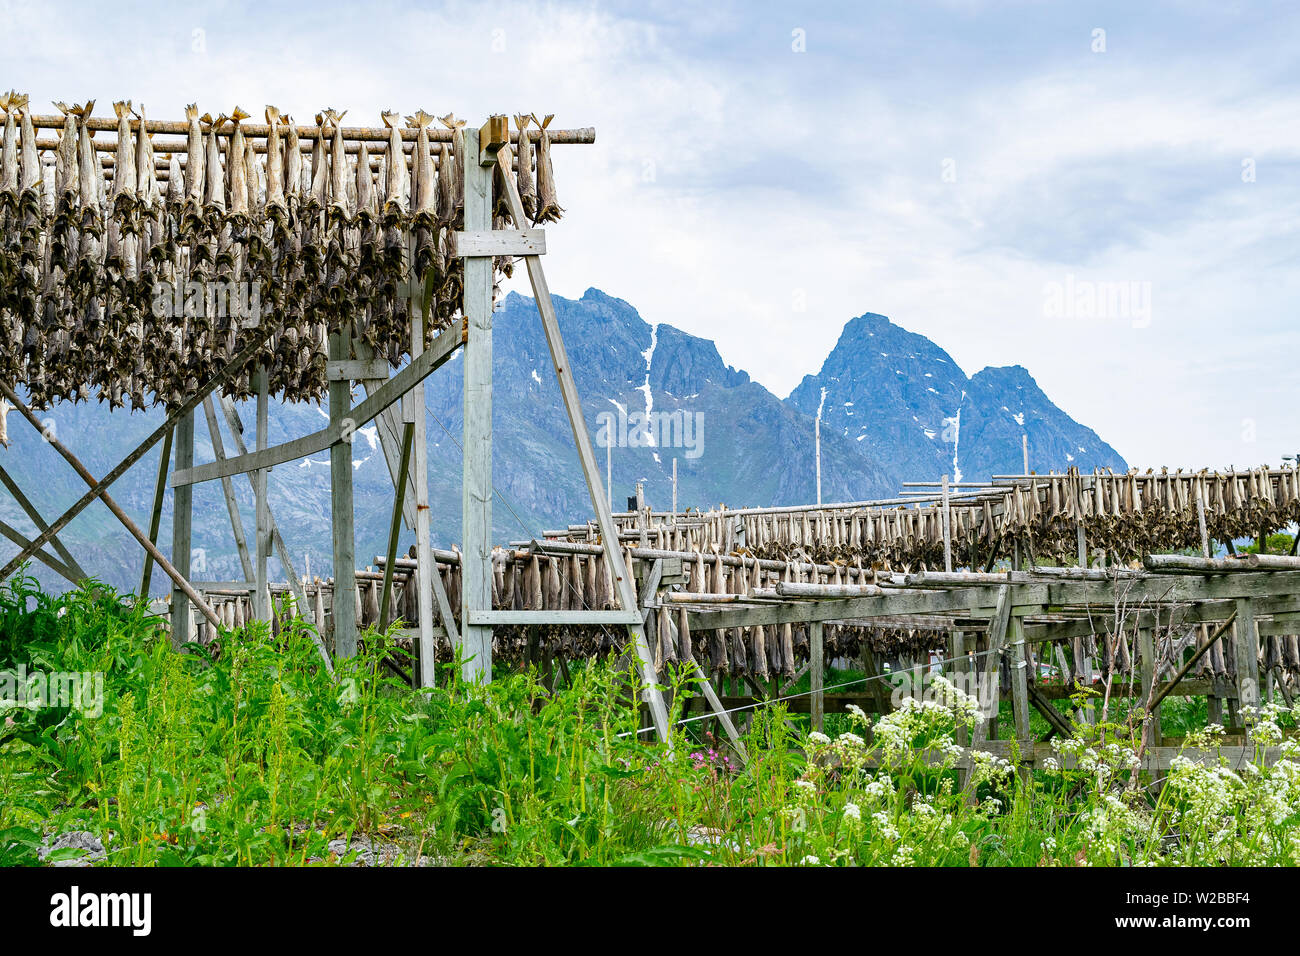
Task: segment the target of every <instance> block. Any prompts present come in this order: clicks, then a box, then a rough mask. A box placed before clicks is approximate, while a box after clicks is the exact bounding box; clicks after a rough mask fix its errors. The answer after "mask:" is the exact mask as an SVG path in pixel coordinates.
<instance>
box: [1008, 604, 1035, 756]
mask: <svg viewBox="0 0 1300 956" xmlns="http://www.w3.org/2000/svg"><path fill="white" fill-rule="evenodd" d="M1007 650H1008V652H1009V653H1008V662H1009V663H1010V665H1011V711H1012V717H1013V719H1014V722H1015V727H1016V739H1017V740H1019V741H1020V744H1021V748H1022V751H1023V750H1024V747H1025V743H1026V742H1027V741H1028V742H1029V743H1030V745H1031V746H1032V735H1031V733H1030V730H1029V660H1028V655H1027V654H1026V652H1025V629H1024V624H1023V623H1022V621H1021V619H1020V618H1018V617H1015V616H1012V617H1011V619H1010V621H1009V623H1008V626H1007ZM1030 752H1032V751H1030Z"/></svg>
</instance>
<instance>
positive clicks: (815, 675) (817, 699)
mask: <svg viewBox="0 0 1300 956" xmlns="http://www.w3.org/2000/svg"><path fill="white" fill-rule="evenodd" d="M824 629H825V625H824V624H822V622H821V621H813V622H812V623H811V624H809V625H808V653H809V665H808V676H809V679H810V680H811V682H812V725H813V730H821V729H822V718H823V716H824V715H825V713H826V695H825V692H824V691H823V690H822V687H823V686H824V684H825V682H826V667H825V664H826V662H825V658H824V648H823V631H824Z"/></svg>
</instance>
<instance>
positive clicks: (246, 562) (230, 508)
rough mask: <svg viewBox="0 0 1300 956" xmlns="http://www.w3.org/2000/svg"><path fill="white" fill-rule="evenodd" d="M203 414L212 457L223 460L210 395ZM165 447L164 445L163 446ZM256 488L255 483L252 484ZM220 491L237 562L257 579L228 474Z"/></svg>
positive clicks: (248, 577)
mask: <svg viewBox="0 0 1300 956" xmlns="http://www.w3.org/2000/svg"><path fill="white" fill-rule="evenodd" d="M203 415H204V417H205V418H206V419H207V421H208V435H209V436H210V438H211V440H212V457H213V458H215V459H216V460H217V461H223V460H225V457H226V446H225V443H224V442H223V441H222V438H221V426H220V424H219V423H218V422H217V410H216V408H214V407H213V403H212V396H211V395H209V396H208V397H207V398H205V399H203ZM164 447H165V446H164ZM254 488H256V485H254ZM221 493H222V496H223V497H224V498H225V499H226V513H227V514H228V515H229V516H230V530H231V532H232V533H233V534H234V536H235V550H236V551H238V552H239V564H240V566H241V567H242V568H243V569H244V580H245V581H255V580H257V572H256V571H255V570H253V559H252V558H250V557H249V556H248V539H247V538H246V537H245V536H244V519H243V517H242V516H241V515H240V513H239V502H238V501H237V500H236V499H235V488H234V484H233V480H232V479H231V478H230V476H229V475H226V476H223V477H222V479H221Z"/></svg>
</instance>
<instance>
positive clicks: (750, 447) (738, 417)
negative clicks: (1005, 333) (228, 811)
mask: <svg viewBox="0 0 1300 956" xmlns="http://www.w3.org/2000/svg"><path fill="white" fill-rule="evenodd" d="M555 306H556V311H557V314H558V316H559V320H560V327H561V330H562V331H563V333H564V336H565V341H566V344H567V346H568V350H569V357H570V359H571V361H572V364H573V368H574V373H575V376H576V378H577V384H578V389H579V393H580V394H581V396H582V399H583V408H584V412H585V417H586V420H587V426H588V428H589V429H590V431H591V434H592V436H593V438H594V439H595V440H596V441H597V443H598V445H599V447H598V448H597V449H596V452H597V459H598V460H599V461H600V463H601V465H602V466H604V465H605V461H606V452H605V449H604V444H605V443H606V442H608V443H609V444H611V445H612V447H611V449H610V454H609V460H610V462H611V464H612V469H613V492H614V506H615V508H616V509H621V508H623V507H624V506H625V504H626V498H627V496H629V495H631V494H632V493H633V492H634V486H635V483H636V482H637V481H643V482H644V483H645V488H646V494H647V497H648V499H649V500H650V502H651V503H652V504H653V505H654V506H655V507H668V506H669V504H670V502H671V497H672V473H673V459H674V458H675V459H676V460H677V474H678V504H679V507H683V508H684V507H688V506H694V507H709V506H712V505H716V504H718V503H720V502H725V503H727V504H728V505H731V506H733V507H739V506H744V505H771V504H794V503H803V502H809V501H813V500H815V495H816V491H815V487H816V485H815V476H814V472H815V465H814V454H813V428H814V420H815V418H816V416H817V415H818V412H819V410H820V414H821V419H822V496H823V500H826V501H836V500H841V501H843V500H858V499H863V498H870V497H880V496H887V495H891V494H893V493H895V492H896V491H897V490H898V486H899V482H901V481H904V480H908V479H914V478H937V477H938V476H939V475H941V474H943V473H944V472H948V473H949V474H953V475H956V474H957V473H958V471H960V473H961V475H962V476H963V477H964V478H966V479H968V480H969V479H971V478H976V477H984V476H987V475H989V474H992V473H1003V472H1009V471H1017V470H1019V467H1020V436H1021V434H1022V432H1027V433H1028V435H1029V441H1030V448H1031V455H1032V458H1031V461H1032V463H1033V465H1034V467H1036V468H1038V469H1040V470H1046V469H1047V468H1065V467H1067V466H1069V465H1071V464H1077V465H1079V466H1080V467H1082V468H1092V467H1093V466H1094V465H1111V466H1113V467H1117V468H1122V467H1124V462H1123V460H1122V459H1121V458H1120V457H1119V455H1118V454H1116V453H1115V452H1114V450H1113V449H1111V448H1110V447H1109V446H1107V445H1106V444H1105V443H1103V442H1102V441H1101V440H1100V439H1099V438H1098V437H1097V436H1096V434H1094V433H1093V432H1092V431H1091V430H1089V429H1087V428H1085V427H1084V426H1082V425H1079V424H1078V423H1076V422H1074V421H1072V420H1071V419H1070V418H1069V417H1068V416H1066V415H1065V414H1064V413H1063V412H1061V411H1060V409H1058V408H1056V406H1054V405H1053V404H1052V403H1051V401H1050V400H1048V398H1047V397H1046V396H1045V395H1043V393H1042V392H1041V390H1039V389H1038V387H1037V386H1036V385H1035V384H1034V381H1033V379H1032V378H1031V377H1030V376H1029V374H1028V372H1026V371H1025V370H1024V369H1021V368H1018V367H1012V368H1003V369H985V370H983V371H981V372H979V373H977V374H976V375H975V376H974V377H972V378H967V376H966V375H965V373H963V372H962V370H961V369H960V368H958V367H957V365H956V363H955V362H953V360H952V359H951V358H950V357H949V356H948V355H947V353H945V352H944V351H943V350H942V349H940V348H939V347H938V346H936V345H934V344H933V343H932V342H930V341H929V340H928V339H926V338H925V337H923V336H920V335H915V334H913V333H910V332H907V331H905V330H903V329H901V328H899V327H898V326H895V325H893V324H892V323H890V322H889V320H888V319H885V318H884V317H883V316H878V315H871V314H868V315H864V316H862V317H860V318H857V319H854V320H852V321H851V322H850V323H849V324H848V325H847V326H846V327H845V329H844V333H843V335H842V336H841V337H840V341H839V343H838V344H837V345H836V347H835V349H834V350H833V351H832V352H831V354H830V355H829V356H828V357H827V359H826V362H825V363H824V365H823V367H822V369H821V371H820V372H819V373H818V374H817V375H816V376H808V377H806V378H805V379H804V381H803V382H802V383H801V384H800V386H799V387H798V388H797V389H795V391H794V392H793V393H792V394H791V395H790V396H789V397H788V398H787V399H786V400H785V401H782V400H781V399H779V398H777V397H776V396H775V395H773V394H772V393H771V392H769V391H768V390H767V389H765V388H763V387H762V386H761V385H759V384H758V383H756V382H753V381H751V380H750V377H749V375H748V374H747V373H745V372H744V371H741V370H738V369H735V368H733V367H731V366H729V365H727V364H726V363H725V362H724V361H723V359H722V357H721V356H720V355H719V354H718V350H717V347H716V346H715V345H714V344H713V343H712V342H711V341H708V340H706V339H701V338H697V337H696V336H692V335H689V334H687V333H685V332H682V331H681V330H679V329H676V328H673V327H672V326H669V325H657V326H651V325H650V324H648V323H647V322H645V321H644V320H643V319H642V318H641V317H640V316H639V315H638V314H637V312H636V310H635V309H634V308H633V307H632V306H631V305H629V304H628V303H626V302H624V301H623V300H621V299H617V298H614V297H612V296H609V295H606V294H605V293H603V292H601V291H599V290H597V289H588V290H587V292H586V293H585V294H584V295H583V296H582V298H581V299H576V300H570V299H564V298H559V297H556V298H555ZM460 361H461V360H460V359H459V358H455V359H453V360H452V361H451V362H449V363H448V364H447V365H446V366H444V367H443V368H442V369H439V370H438V371H437V372H435V373H434V374H433V375H432V376H430V378H429V379H428V380H427V382H426V385H425V399H426V407H427V408H428V410H429V413H430V414H429V422H428V434H427V440H428V447H429V484H430V503H431V511H432V514H433V527H434V541H435V544H436V545H439V546H447V545H450V544H453V543H456V542H458V541H459V540H460V521H461V490H460V484H461V482H460V474H461V456H460V446H459V441H460V435H461V431H462V423H463V415H464V409H463V397H462V389H461V378H460V376H461V370H460ZM493 374H494V386H495V387H494V394H493V426H494V429H495V446H494V450H493V467H492V474H493V484H494V486H495V488H496V491H497V498H496V500H495V501H494V504H493V516H494V530H495V533H496V535H497V538H498V540H501V541H507V540H515V539H526V538H529V537H532V536H534V535H538V534H540V533H541V532H542V531H543V530H545V529H548V528H552V527H555V526H557V525H563V524H567V523H569V522H572V521H581V520H585V518H586V517H587V516H588V515H589V514H590V510H591V509H590V504H589V502H588V499H587V491H586V486H585V484H584V482H583V480H582V475H581V472H580V469H579V467H578V460H577V453H576V452H575V451H574V450H573V446H572V441H571V437H570V431H569V426H568V421H567V419H566V417H565V414H564V411H563V408H562V406H561V404H560V394H559V388H558V386H557V385H556V383H555V378H554V376H553V374H552V373H551V365H550V356H549V352H548V350H547V347H546V342H545V339H544V337H543V335H542V331H541V325H540V323H539V321H538V319H537V315H536V311H535V307H534V304H533V301H532V300H531V299H528V298H525V297H523V296H520V295H517V294H511V295H509V296H507V297H506V298H505V299H504V300H503V301H502V302H501V303H500V305H499V307H498V311H497V313H496V316H495V319H494V336H493ZM241 416H242V418H243V421H244V422H245V423H246V427H247V432H246V435H245V438H246V441H248V443H249V444H251V443H252V422H253V421H254V415H253V410H252V408H251V407H248V406H245V407H243V408H241ZM42 419H43V421H44V422H45V425H46V428H47V430H50V431H52V433H53V434H55V435H57V436H58V437H59V438H60V439H61V440H64V441H66V442H67V443H68V445H69V446H70V447H71V448H72V449H73V450H74V451H75V452H76V453H77V454H78V456H80V458H81V459H82V461H83V462H84V463H85V465H86V467H87V468H89V470H90V471H91V472H92V473H94V474H97V475H98V474H103V473H105V472H106V471H108V469H109V468H111V467H112V466H113V465H115V464H116V463H117V462H118V461H119V460H120V459H121V458H122V457H123V456H124V455H126V454H127V452H129V451H130V450H131V449H132V448H133V447H135V445H136V444H137V443H138V442H140V441H141V440H143V439H144V438H145V437H146V436H147V435H148V434H149V433H150V432H151V431H152V430H153V429H154V428H156V427H157V426H158V425H159V424H160V423H161V421H162V420H163V415H162V413H161V412H159V411H156V410H155V411H152V412H149V413H144V414H134V415H128V414H125V413H122V412H118V413H115V414H113V415H111V416H110V415H109V414H108V413H107V411H106V410H105V409H104V408H103V407H102V406H100V405H96V404H82V405H77V406H66V405H60V406H57V407H55V408H53V409H51V410H49V411H47V412H44V413H42ZM326 419H327V415H326V413H325V411H324V410H323V409H321V408H320V407H318V406H315V405H298V406H280V405H276V406H273V408H272V413H271V435H270V441H271V442H272V443H277V442H281V441H286V440H288V439H291V438H293V437H296V436H299V435H304V434H307V433H308V432H311V431H315V430H316V429H318V428H320V427H321V426H322V424H323V423H324V422H325V421H326ZM222 427H223V431H226V434H225V439H224V443H225V446H226V451H227V453H228V454H233V450H232V449H233V442H232V440H231V436H230V435H229V432H228V430H225V426H224V422H223V424H222ZM9 433H10V437H11V439H12V446H11V447H10V448H9V449H8V450H7V451H0V464H2V465H3V466H4V467H5V469H6V470H8V471H9V473H10V474H11V475H12V476H13V477H14V479H15V480H16V481H17V482H18V484H19V485H20V486H21V487H22V488H23V490H24V491H25V492H26V493H27V495H28V496H29V497H30V498H31V499H32V500H33V502H34V503H35V504H36V505H37V507H38V508H39V509H40V510H41V512H42V513H43V514H44V515H45V516H46V517H47V518H49V517H53V516H55V515H57V514H58V513H59V512H61V511H62V510H63V509H64V508H66V507H67V506H68V505H69V504H70V503H71V502H73V501H74V500H76V498H78V497H79V496H80V495H81V494H82V493H84V490H85V486H84V484H83V483H82V482H81V481H80V479H78V478H77V476H76V474H75V473H74V472H73V471H72V469H71V468H69V467H68V465H67V464H66V463H65V462H64V461H62V460H61V459H60V458H59V456H58V455H57V453H56V452H55V451H54V449H53V448H52V447H51V446H50V445H49V443H48V442H45V441H43V440H42V438H41V436H40V435H38V434H37V433H36V432H35V431H34V430H33V429H31V428H29V427H27V426H26V423H24V422H21V421H18V420H17V416H16V415H15V416H13V417H11V420H10V428H9ZM158 454H159V451H158V450H157V449H155V450H154V451H152V452H151V453H150V454H149V455H148V456H146V457H145V458H144V459H143V460H142V461H141V462H140V463H139V464H137V465H136V467H135V468H134V469H133V470H132V471H131V472H130V473H129V474H128V475H127V476H126V477H125V478H123V479H122V480H121V481H119V482H118V483H117V484H116V485H115V486H114V487H113V488H112V489H111V493H112V495H113V496H114V498H115V499H116V500H117V501H118V503H119V504H121V505H122V507H123V508H124V509H126V510H127V512H128V513H130V514H131V515H133V516H135V517H136V519H137V521H138V522H139V523H140V524H142V525H145V524H147V521H148V512H149V505H150V501H151V495H152V490H153V482H154V475H155V474H156V471H157V467H158ZM212 457H213V455H212V443H211V440H210V438H209V436H208V431H207V425H206V422H205V420H204V417H203V415H202V413H200V414H199V416H198V423H197V427H196V442H195V460H196V462H200V463H201V462H204V461H211V460H212ZM353 468H354V472H353V475H354V482H355V490H354V496H355V504H356V529H357V556H358V560H359V563H361V564H366V563H369V562H370V561H372V560H373V556H374V555H376V554H378V553H380V552H381V551H382V550H383V549H384V547H385V540H386V535H387V529H388V523H389V520H390V516H391V508H392V486H391V483H390V480H389V477H388V470H387V466H386V465H385V463H384V458H383V454H382V452H381V451H380V449H379V447H378V437H377V432H376V431H375V429H374V428H373V426H368V427H365V428H362V429H360V430H359V431H358V433H357V436H356V438H355V440H354V442H353ZM270 484H271V508H272V512H273V513H274V515H275V517H276V520H277V522H278V523H279V525H280V528H281V531H282V533H283V535H284V537H285V539H286V541H287V542H288V545H289V548H290V551H291V552H292V554H293V556H294V561H295V564H296V566H297V567H296V570H297V571H298V573H300V574H301V573H303V571H304V569H305V568H306V566H307V564H308V562H310V567H311V571H312V573H313V574H317V573H319V574H322V575H324V574H328V573H330V563H331V562H330V522H329V509H330V495H329V460H328V456H327V455H319V456H317V457H316V458H309V459H305V460H302V461H297V462H292V463H289V464H285V465H281V466H279V467H277V468H275V469H274V470H273V471H272V473H271V481H270ZM234 489H235V493H236V497H237V499H238V501H239V505H240V508H241V513H242V516H243V519H242V520H243V522H244V525H245V527H246V528H251V527H252V525H253V498H252V491H251V487H250V484H249V482H248V481H247V479H245V478H242V477H241V478H236V479H235V481H234ZM194 500H195V505H194V514H195V517H194V547H195V549H196V554H195V556H194V561H195V571H194V577H195V578H196V579H200V580H237V579H242V577H243V572H242V569H241V566H240V562H239V560H238V555H237V553H236V550H235V547H234V543H233V537H232V535H231V532H230V526H229V519H228V516H227V511H226V506H225V502H224V498H223V496H222V494H221V485H220V483H219V482H210V483H207V484H204V485H199V486H196V489H195V496H194ZM170 508H171V496H170V492H169V493H168V496H167V501H166V504H165V507H164V511H163V519H162V527H161V532H160V543H162V544H163V546H164V550H167V545H168V544H169V543H170V540H171V522H170ZM0 519H3V520H4V521H5V522H7V523H8V524H10V525H12V526H14V527H15V528H17V529H18V530H19V531H20V532H22V533H23V534H26V535H29V536H30V535H31V534H33V533H34V528H33V526H32V524H31V522H30V521H29V520H28V519H27V517H26V516H25V515H24V514H23V513H22V511H21V509H20V508H19V506H18V505H17V503H16V502H15V501H13V499H12V498H11V497H10V496H9V495H8V494H5V493H0ZM63 538H64V540H65V542H66V543H67V545H68V547H69V548H70V549H71V550H72V551H73V553H74V554H75V555H76V556H77V557H78V559H79V560H80V561H81V563H82V565H83V566H84V567H85V569H86V570H87V571H88V572H89V573H91V574H94V575H96V576H98V577H99V578H100V579H102V580H104V581H106V582H108V583H110V584H113V585H114V586H116V587H118V588H121V589H123V590H132V591H133V590H135V589H137V588H138V586H139V573H140V565H141V561H140V554H139V549H138V547H137V546H136V545H135V543H134V542H133V541H132V540H131V538H130V537H129V535H128V534H127V533H126V532H125V531H124V530H123V529H122V528H121V527H120V526H119V525H118V524H117V522H116V520H115V519H114V518H113V517H112V516H111V515H110V514H109V513H108V512H107V510H106V509H104V508H103V507H102V506H101V505H98V504H96V505H92V506H91V507H90V508H89V509H88V510H87V511H86V512H84V513H83V514H82V515H81V516H80V517H78V518H77V519H76V520H75V521H74V522H73V523H72V524H71V526H70V527H69V528H68V529H67V530H66V531H65V532H64V535H63ZM412 541H413V536H412V535H411V534H410V533H409V532H404V534H403V539H402V543H401V546H402V548H403V549H405V548H406V547H407V546H408V545H409V544H410V543H411V542H412ZM15 550H16V549H15V548H14V546H13V545H11V544H9V543H8V542H7V541H6V542H3V547H0V555H3V556H6V557H7V556H9V555H12V554H13V553H15ZM271 571H272V574H273V575H278V574H279V573H280V569H279V566H278V561H275V560H272V562H271ZM33 573H34V575H35V576H36V577H37V578H38V579H39V580H41V581H42V583H43V584H45V585H47V586H49V587H52V588H59V587H61V584H60V581H59V579H58V578H57V577H56V576H55V575H54V574H53V572H48V571H46V569H44V567H43V566H41V565H34V566H33ZM153 581H154V585H153V588H152V590H153V592H154V593H155V594H161V593H162V592H163V583H162V582H163V576H162V575H161V573H160V572H159V571H157V570H155V571H154V576H153Z"/></svg>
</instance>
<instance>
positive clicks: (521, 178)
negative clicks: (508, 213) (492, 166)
mask: <svg viewBox="0 0 1300 956" xmlns="http://www.w3.org/2000/svg"><path fill="white" fill-rule="evenodd" d="M531 119H532V117H531V116H528V115H525V114H523V113H516V114H515V126H516V127H518V129H519V138H518V144H519V145H518V149H517V150H516V151H515V155H516V156H517V157H518V158H519V168H518V171H517V172H516V173H515V186H516V188H518V190H519V203H520V205H522V206H523V207H524V215H525V216H527V217H528V219H529V220H534V219H535V218H536V215H537V186H536V185H535V183H534V182H533V144H532V138H531V137H530V136H529V135H528V123H529V121H530V120H531ZM521 228H522V224H521Z"/></svg>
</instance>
